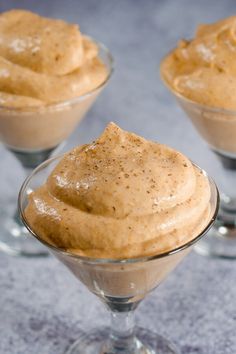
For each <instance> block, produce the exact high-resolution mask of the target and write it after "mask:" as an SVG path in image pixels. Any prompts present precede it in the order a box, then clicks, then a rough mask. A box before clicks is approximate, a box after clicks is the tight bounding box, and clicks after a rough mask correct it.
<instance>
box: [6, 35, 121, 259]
mask: <svg viewBox="0 0 236 354" xmlns="http://www.w3.org/2000/svg"><path fill="white" fill-rule="evenodd" d="M93 41H94V40H93ZM95 42H96V41H95ZM96 44H97V45H98V49H99V52H98V56H99V58H100V59H101V60H102V61H103V63H104V64H105V66H106V68H107V77H106V79H105V81H104V82H102V83H101V84H100V85H99V86H98V87H96V88H95V89H94V90H92V91H90V92H88V93H86V94H85V95H82V96H79V97H76V98H73V99H70V100H66V101H64V102H60V103H57V104H51V105H48V106H42V107H35V108H29V107H26V108H21V109H15V108H10V107H9V108H7V107H0V141H1V142H2V143H3V144H4V145H5V147H6V148H7V149H8V150H9V151H11V152H12V153H13V154H14V156H15V157H16V158H17V159H18V160H19V161H20V163H21V165H22V166H23V168H24V170H25V175H28V174H29V173H30V172H31V171H32V169H33V168H35V167H36V166H38V165H39V164H40V163H42V162H43V161H45V160H46V159H48V158H49V156H50V155H52V154H53V153H54V151H55V149H56V148H58V147H59V146H60V145H61V144H62V143H63V142H64V141H65V140H66V139H67V138H68V136H69V135H70V134H71V133H72V132H73V130H74V129H75V128H76V126H77V124H78V123H79V122H80V121H81V119H82V118H83V117H84V116H85V114H86V113H87V111H88V110H89V108H90V107H91V106H92V104H93V103H94V101H95V100H96V98H97V97H98V95H99V94H100V93H101V91H102V90H103V88H104V87H105V86H106V84H107V83H108V82H109V80H110V78H111V75H112V73H113V70H114V65H113V58H112V55H111V53H110V52H109V50H108V49H107V48H106V47H105V46H104V45H103V44H101V43H98V42H96ZM16 193H17V192H16ZM0 223H1V233H0V250H2V251H4V252H6V253H8V254H11V255H23V256H29V257H33V256H45V255H48V252H47V249H46V248H45V247H43V246H42V245H41V244H40V243H39V242H36V241H35V240H34V239H30V238H29V237H27V235H28V231H27V230H26V228H25V227H24V226H23V225H22V223H21V221H20V218H19V215H18V212H17V211H16V200H15V198H14V195H13V197H12V198H11V196H9V199H8V200H6V201H2V202H1V203H0Z"/></svg>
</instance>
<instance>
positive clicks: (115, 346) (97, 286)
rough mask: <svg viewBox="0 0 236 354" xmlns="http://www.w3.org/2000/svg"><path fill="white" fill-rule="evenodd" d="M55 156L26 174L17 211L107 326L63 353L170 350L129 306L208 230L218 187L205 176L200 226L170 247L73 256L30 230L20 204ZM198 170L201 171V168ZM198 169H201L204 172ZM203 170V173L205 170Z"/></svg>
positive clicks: (164, 353)
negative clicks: (206, 205) (207, 192)
mask: <svg viewBox="0 0 236 354" xmlns="http://www.w3.org/2000/svg"><path fill="white" fill-rule="evenodd" d="M59 160H60V158H53V159H50V160H48V161H46V162H44V163H43V164H41V165H40V166H39V167H38V168H36V169H35V171H34V172H33V173H32V174H31V175H30V176H29V177H28V178H27V179H26V181H25V182H24V184H23V186H22V188H21V190H20V193H19V210H20V214H21V217H22V220H23V222H24V224H25V226H26V227H27V229H28V230H29V232H30V233H31V235H32V237H33V236H34V237H35V238H36V239H37V240H39V241H40V242H42V243H43V244H44V245H45V246H47V247H48V248H49V250H50V251H51V252H52V253H53V254H54V256H55V257H56V258H58V259H59V260H60V261H61V262H62V263H64V264H65V265H66V266H67V267H68V268H69V270H70V271H71V272H72V273H73V274H74V275H75V276H76V278H77V279H79V280H80V281H81V282H82V283H83V284H84V285H85V286H86V287H87V288H88V289H89V290H90V291H91V292H92V293H94V294H95V295H96V296H97V297H98V298H99V299H100V300H101V301H102V302H103V303H104V304H105V305H106V308H107V309H108V311H109V312H110V327H109V329H108V328H104V329H99V330H94V331H92V332H91V333H87V334H85V335H81V336H80V337H79V339H78V340H77V341H76V342H75V343H74V344H73V345H72V346H71V347H70V348H69V349H68V350H67V352H66V354H105V353H106V354H174V353H178V351H177V350H176V348H175V347H174V346H173V345H172V344H171V343H170V342H169V341H168V340H167V339H165V338H163V337H162V336H160V335H158V334H156V333H153V332H151V331H150V330H148V329H144V328H137V327H136V326H135V321H134V311H135V309H136V308H137V306H138V305H139V303H140V302H141V301H142V300H143V299H144V297H145V296H146V295H147V294H148V293H149V292H151V291H152V290H154V289H155V288H156V287H157V286H158V285H159V284H160V283H161V281H162V280H164V279H165V278H166V276H167V275H168V274H169V273H170V272H171V271H172V270H173V269H174V268H175V267H176V265H177V264H178V263H179V262H180V261H181V260H182V259H183V258H184V256H185V255H186V254H188V252H189V251H190V250H191V248H192V246H193V245H194V244H195V243H196V242H197V241H199V240H200V239H201V238H202V237H203V236H204V234H205V233H206V232H207V231H208V230H209V229H210V227H211V226H212V223H213V221H214V220H215V217H216V214H217V211H218V200H219V197H218V191H217V187H216V186H215V184H214V182H213V181H212V180H211V179H210V178H209V177H208V180H209V184H210V188H211V199H210V212H209V217H208V220H207V221H206V226H205V228H204V229H203V230H202V231H201V233H200V234H198V235H197V236H195V237H194V238H193V239H191V240H190V241H189V242H188V243H186V244H184V245H182V246H180V247H178V248H175V249H173V250H171V251H168V252H165V253H162V254H157V255H154V256H150V257H141V258H131V259H119V260H116V259H101V258H98V259H96V258H88V257H82V256H78V255H75V254H73V253H70V252H68V251H66V250H65V249H61V248H58V247H55V246H53V245H51V244H49V243H47V242H46V241H44V240H43V239H41V237H40V235H39V234H36V233H35V232H34V230H33V229H32V228H31V226H30V225H29V223H28V220H27V217H26V215H25V212H24V210H25V207H26V206H27V203H28V195H29V194H30V193H31V192H32V191H34V190H36V189H37V188H38V187H40V186H41V185H42V184H43V183H45V180H46V178H47V176H48V175H49V173H50V172H51V171H52V170H53V169H54V167H55V166H56V165H57V163H58V162H59ZM201 171H202V170H201ZM202 173H204V174H205V172H204V171H202ZM205 175H206V174H205ZM206 176H207V175H206Z"/></svg>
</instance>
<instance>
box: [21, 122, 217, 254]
mask: <svg viewBox="0 0 236 354" xmlns="http://www.w3.org/2000/svg"><path fill="white" fill-rule="evenodd" d="M210 194H211V193H210V186H209V182H208V179H207V177H206V176H205V175H204V174H203V173H202V171H201V170H200V169H199V168H197V167H195V166H194V165H193V164H192V163H191V161H190V160H189V159H188V158H186V157H185V156H184V155H182V154H181V153H179V152H177V151H175V150H173V149H171V148H169V147H167V146H165V145H162V144H158V143H154V142H151V141H147V140H145V139H144V138H141V137H139V136H137V135H135V134H132V133H128V132H126V131H123V130H122V129H120V128H119V127H118V126H116V125H115V124H113V123H110V124H109V125H108V126H107V128H106V129H105V131H104V132H103V133H102V135H101V136H100V137H99V138H98V139H97V140H96V141H95V142H93V143H91V144H87V145H83V146H79V147H77V148H75V149H73V150H72V151H70V152H69V153H67V154H65V155H64V157H63V158H62V159H61V161H60V162H59V163H58V165H57V166H56V167H55V168H54V170H53V171H52V172H51V174H50V175H49V177H48V178H47V181H46V183H45V184H43V185H42V186H41V187H40V188H38V189H36V190H35V191H33V192H32V193H31V194H30V195H29V203H28V205H27V207H26V210H25V217H26V219H27V223H28V224H29V225H30V227H31V228H32V230H33V231H34V232H35V233H36V234H37V235H39V237H40V238H41V239H43V240H45V241H46V242H47V243H49V244H51V245H54V246H56V247H58V248H60V249H64V250H68V251H70V252H71V253H73V254H78V255H82V256H88V257H96V258H113V259H119V258H132V257H141V256H146V255H156V254H160V253H163V252H166V251H170V250H173V249H175V248H177V247H178V246H181V245H184V244H186V243H187V242H189V241H190V240H192V239H194V238H195V237H196V236H197V235H199V233H201V231H203V229H204V228H205V227H206V226H207V224H208V223H209V213H210Z"/></svg>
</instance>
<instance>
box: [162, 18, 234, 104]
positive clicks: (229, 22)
mask: <svg viewBox="0 0 236 354" xmlns="http://www.w3.org/2000/svg"><path fill="white" fill-rule="evenodd" d="M161 71H162V74H163V76H164V78H165V80H166V81H167V82H168V83H169V85H170V86H171V87H172V88H173V89H174V90H175V91H177V92H179V93H180V94H182V95H183V96H185V97H187V98H189V99H191V100H193V101H195V102H198V103H200V104H203V105H207V106H211V107H217V108H225V109H233V110H235V109H236V16H232V17H229V18H226V19H224V20H221V21H218V22H216V23H213V24H209V25H200V26H199V27H198V29H197V31H196V35H195V38H193V39H192V40H181V41H180V42H179V43H178V46H177V48H176V49H174V50H173V51H172V52H171V53H170V54H169V55H168V56H167V57H166V59H165V60H164V61H163V64H162V67H161Z"/></svg>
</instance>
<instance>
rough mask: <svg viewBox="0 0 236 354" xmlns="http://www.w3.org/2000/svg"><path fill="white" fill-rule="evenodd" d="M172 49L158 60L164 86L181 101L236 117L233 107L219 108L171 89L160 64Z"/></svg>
mask: <svg viewBox="0 0 236 354" xmlns="http://www.w3.org/2000/svg"><path fill="white" fill-rule="evenodd" d="M173 51H174V49H172V50H171V51H169V52H168V54H166V55H165V56H164V57H163V58H162V59H161V62H160V69H159V72H160V77H161V80H162V82H163V83H164V84H165V86H166V87H167V88H168V89H169V91H170V92H171V93H172V94H173V95H174V96H176V97H177V98H179V99H181V100H182V101H185V102H186V103H189V104H192V105H194V106H196V107H198V108H200V109H202V110H208V111H211V112H215V113H223V114H226V115H230V116H235V118H236V110H233V109H226V108H220V107H214V106H208V105H204V104H201V103H198V102H196V101H193V100H191V99H190V98H188V97H186V96H184V95H182V94H181V93H180V92H177V91H176V90H174V89H173V87H172V86H171V85H170V83H169V82H168V81H167V80H166V78H165V75H164V74H163V72H162V64H163V63H164V61H165V60H166V59H167V58H168V57H169V55H170V54H171V53H173Z"/></svg>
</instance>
